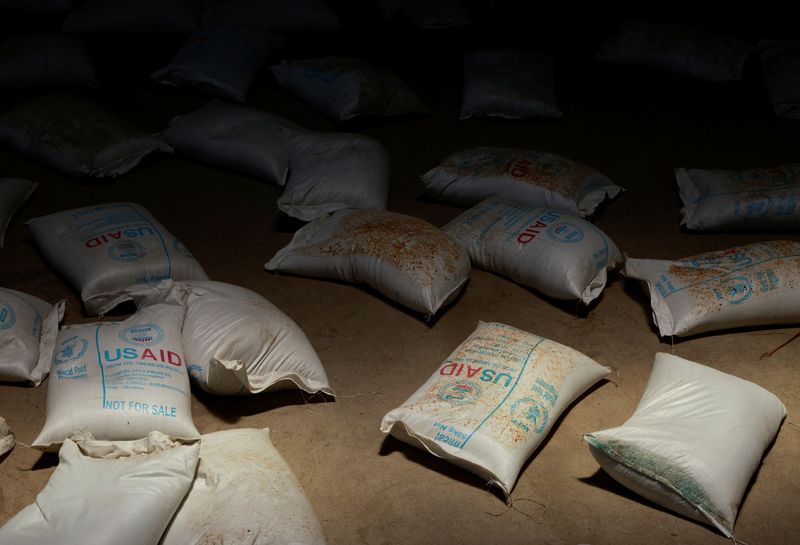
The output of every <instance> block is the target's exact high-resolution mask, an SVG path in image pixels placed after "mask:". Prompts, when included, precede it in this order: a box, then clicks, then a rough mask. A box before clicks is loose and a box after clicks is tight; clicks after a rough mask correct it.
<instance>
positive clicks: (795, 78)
mask: <svg viewBox="0 0 800 545" xmlns="http://www.w3.org/2000/svg"><path fill="white" fill-rule="evenodd" d="M761 66H762V69H763V74H764V85H765V86H766V88H767V92H768V93H769V98H770V100H771V101H772V109H773V111H774V112H775V115H781V116H784V117H788V118H791V119H800V41H784V42H772V43H767V44H764V47H763V50H762V53H761Z"/></svg>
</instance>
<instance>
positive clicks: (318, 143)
mask: <svg viewBox="0 0 800 545" xmlns="http://www.w3.org/2000/svg"><path fill="white" fill-rule="evenodd" d="M284 133H285V134H286V136H287V140H286V145H287V147H288V150H289V164H290V165H291V168H290V171H289V179H288V180H287V182H286V187H285V188H284V190H283V194H282V195H281V196H280V197H279V198H278V209H280V210H281V211H282V212H284V213H286V214H288V215H289V216H292V217H295V218H298V219H301V220H303V221H311V220H314V219H317V218H319V217H321V216H324V215H325V214H328V213H330V212H335V211H337V210H341V209H343V208H358V209H360V210H386V206H387V203H388V201H389V179H390V173H391V169H390V165H389V155H388V154H387V153H386V149H385V148H384V147H383V145H382V144H381V143H380V142H378V141H377V140H375V139H373V138H370V137H369V136H363V135H360V134H351V133H340V132H335V133H322V132H307V131H305V132H304V131H293V130H290V129H285V130H284Z"/></svg>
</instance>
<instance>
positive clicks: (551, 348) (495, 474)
mask: <svg viewBox="0 0 800 545" xmlns="http://www.w3.org/2000/svg"><path fill="white" fill-rule="evenodd" d="M609 372H610V371H609V369H607V368H606V367H603V366H602V365H599V364H598V363H597V362H595V361H594V360H592V359H591V358H588V357H587V356H584V355H583V354H581V353H580V352H577V351H575V350H573V349H572V348H569V347H567V346H564V345H561V344H559V343H556V342H553V341H550V340H547V339H545V338H543V337H539V336H537V335H533V334H531V333H527V332H525V331H522V330H520V329H517V328H515V327H511V326H508V325H504V324H499V323H494V322H492V323H484V322H480V324H479V325H478V327H477V329H476V330H475V332H473V333H472V335H470V336H469V337H468V338H467V339H466V340H465V341H464V342H463V343H461V344H460V345H459V346H458V348H456V349H455V351H454V352H453V353H452V354H450V356H449V357H448V358H447V359H446V360H445V361H444V363H443V364H442V365H441V366H440V367H439V369H438V370H437V371H436V372H435V373H434V374H433V375H432V376H431V378H429V379H428V381H427V382H426V383H425V384H423V385H422V387H421V388H420V389H419V390H417V391H416V392H415V393H414V394H413V395H412V396H411V397H409V398H408V399H407V400H406V401H405V402H404V403H403V404H402V405H401V406H400V407H399V408H397V409H394V410H392V411H389V413H388V414H387V415H386V416H384V417H383V421H382V422H381V431H383V432H384V433H391V434H392V435H393V436H395V437H396V438H398V439H400V440H402V441H405V442H407V443H409V444H411V445H414V446H417V447H421V448H424V449H425V450H427V451H428V452H430V453H431V454H433V455H435V456H438V457H440V458H444V459H445V460H447V461H449V462H451V463H453V464H455V465H457V466H459V467H463V468H464V469H467V470H468V471H471V472H473V473H476V474H477V475H479V476H480V477H482V478H483V479H486V480H487V481H488V482H489V483H490V484H493V485H497V486H499V487H500V489H501V490H502V491H503V493H505V494H506V495H509V494H510V493H511V490H512V489H513V488H514V484H515V483H516V482H517V476H518V475H519V472H520V469H522V466H523V465H524V464H525V462H526V461H527V460H528V458H530V456H531V455H532V454H533V452H534V451H535V450H536V449H537V447H538V446H539V445H540V444H541V442H542V441H543V440H544V439H545V437H547V434H548V433H549V432H550V429H551V428H552V427H553V425H554V424H555V423H556V421H557V420H558V418H559V416H560V415H561V413H562V412H563V411H564V410H565V409H566V408H567V407H568V406H569V405H570V404H571V403H572V402H573V401H574V400H575V399H576V398H577V397H578V396H580V395H581V394H582V393H583V392H585V391H586V390H587V389H588V388H589V387H590V386H591V385H592V384H594V383H595V382H597V381H598V380H600V379H601V378H603V377H604V376H606V375H607V374H608V373H609Z"/></svg>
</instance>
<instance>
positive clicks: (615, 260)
mask: <svg viewBox="0 0 800 545" xmlns="http://www.w3.org/2000/svg"><path fill="white" fill-rule="evenodd" d="M442 231H444V232H445V233H447V234H448V235H450V236H451V237H453V238H454V239H455V240H457V241H458V242H459V243H460V244H461V245H462V246H463V247H464V248H465V249H466V250H467V251H468V252H469V257H470V260H471V261H472V264H473V265H474V266H477V267H480V268H482V269H486V270H488V271H492V272H496V273H498V274H502V275H504V276H508V277H509V278H511V280H513V281H514V282H518V283H520V284H522V285H523V286H527V287H529V288H533V289H536V290H538V291H540V292H542V293H543V294H545V295H548V296H550V297H554V298H556V299H566V300H569V299H580V301H581V302H583V303H585V304H589V303H590V302H591V301H593V300H594V299H596V298H597V297H599V296H600V293H601V292H602V291H603V288H604V287H605V285H606V280H607V271H608V270H609V269H613V268H615V267H617V266H619V265H620V264H621V263H622V261H623V257H622V254H621V253H620V251H619V249H617V246H616V245H615V244H614V242H613V241H612V240H611V239H610V238H608V236H607V235H606V234H605V233H603V232H602V231H601V230H600V229H598V228H597V227H595V226H594V225H592V224H591V223H589V222H588V221H586V220H583V219H581V218H579V217H576V216H570V215H569V214H564V213H562V212H558V211H555V210H548V209H546V208H536V207H533V206H528V205H525V204H518V203H515V202H512V201H507V200H503V199H497V198H493V197H492V198H489V199H486V200H484V201H482V202H480V203H479V204H477V205H475V206H474V207H472V208H470V209H469V210H467V211H466V212H464V213H463V214H461V215H460V216H458V217H457V218H456V219H454V220H453V221H451V222H450V223H448V224H447V225H445V226H444V227H442Z"/></svg>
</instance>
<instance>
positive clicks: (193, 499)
mask: <svg viewBox="0 0 800 545" xmlns="http://www.w3.org/2000/svg"><path fill="white" fill-rule="evenodd" d="M200 543H209V544H211V543H220V544H223V543H224V544H225V545H287V544H297V545H301V544H302V545H324V543H325V537H324V536H323V535H322V528H321V527H320V525H319V521H318V520H317V516H316V515H315V514H314V509H313V508H312V506H311V504H310V503H309V501H308V499H307V498H306V495H305V493H304V492H303V489H302V487H301V486H300V483H299V482H298V481H297V478H296V477H295V476H294V473H293V472H292V470H291V468H290V467H289V465H288V464H287V463H286V461H285V460H284V459H283V457H282V456H281V455H280V453H279V452H278V451H277V449H276V448H275V447H274V446H273V445H272V441H271V440H270V433H269V430H268V429H263V430H257V429H247V428H245V429H231V430H224V431H218V432H215V433H209V434H206V435H203V436H202V437H201V446H200V464H199V465H198V467H197V476H196V477H195V480H194V483H193V484H192V487H191V488H190V489H189V493H188V494H187V496H186V499H185V500H184V501H183V503H182V504H181V506H180V509H179V510H178V512H177V513H176V514H175V518H173V519H172V522H171V523H170V525H169V527H168V528H167V531H166V532H165V533H164V537H163V538H162V540H161V542H160V544H159V545H198V544H200Z"/></svg>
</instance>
